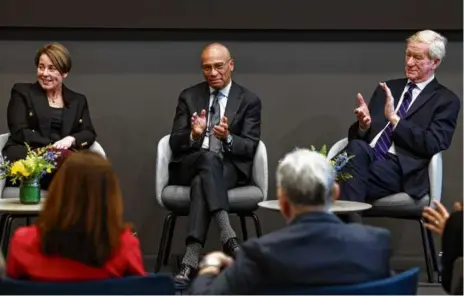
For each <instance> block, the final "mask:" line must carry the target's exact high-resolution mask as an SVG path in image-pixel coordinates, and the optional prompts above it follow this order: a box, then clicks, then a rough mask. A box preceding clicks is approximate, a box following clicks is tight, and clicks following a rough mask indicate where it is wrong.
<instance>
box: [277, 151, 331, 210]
mask: <svg viewBox="0 0 464 296" xmlns="http://www.w3.org/2000/svg"><path fill="white" fill-rule="evenodd" d="M276 178H277V187H278V188H280V189H282V190H283V191H284V192H285V195H286V196H287V198H288V200H289V201H290V202H291V203H293V204H295V205H313V206H317V205H330V203H331V202H332V189H333V186H334V182H335V170H334V169H333V167H332V165H331V164H330V163H329V160H327V159H326V158H325V157H324V156H323V155H322V154H320V153H318V152H315V151H310V150H308V149H298V150H296V151H293V152H291V153H288V154H287V155H286V156H285V157H284V159H283V160H282V161H281V162H280V164H279V166H278V167H277V173H276Z"/></svg>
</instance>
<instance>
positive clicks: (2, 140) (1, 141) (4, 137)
mask: <svg viewBox="0 0 464 296" xmlns="http://www.w3.org/2000/svg"><path fill="white" fill-rule="evenodd" d="M9 137H10V134H9V133H6V134H1V135H0V162H1V163H3V162H4V159H3V153H2V151H3V147H5V144H6V142H8V138H9ZM5 184H6V180H5V179H2V180H0V199H1V198H3V189H4V188H5Z"/></svg>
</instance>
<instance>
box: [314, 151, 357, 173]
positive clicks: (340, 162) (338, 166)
mask: <svg viewBox="0 0 464 296" xmlns="http://www.w3.org/2000/svg"><path fill="white" fill-rule="evenodd" d="M311 151H316V152H319V153H321V154H322V155H324V156H325V157H327V154H328V152H329V151H328V150H327V145H322V147H321V149H320V150H319V151H317V149H316V147H314V146H313V145H311ZM353 157H354V155H350V156H348V153H346V151H344V152H343V153H340V154H338V155H337V156H335V157H334V158H332V159H329V162H330V164H331V165H332V167H333V168H334V170H335V173H336V180H337V181H340V180H341V181H346V180H348V179H351V178H352V177H353V176H351V175H350V174H348V173H346V172H344V171H343V168H344V167H345V166H346V164H347V163H348V162H349V161H350V159H352V158H353Z"/></svg>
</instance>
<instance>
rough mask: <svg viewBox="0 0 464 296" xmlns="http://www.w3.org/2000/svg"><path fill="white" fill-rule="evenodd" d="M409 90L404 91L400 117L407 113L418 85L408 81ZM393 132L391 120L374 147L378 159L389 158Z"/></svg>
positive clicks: (399, 111)
mask: <svg viewBox="0 0 464 296" xmlns="http://www.w3.org/2000/svg"><path fill="white" fill-rule="evenodd" d="M408 86H409V88H408V91H407V92H405V93H404V96H403V101H402V102H401V105H400V108H399V109H398V112H397V114H398V116H399V117H400V118H404V116H405V115H406V113H407V111H408V108H409V105H410V104H411V101H412V91H413V89H414V88H416V85H415V84H414V83H411V82H410V83H408ZM392 132H393V125H392V124H391V123H390V122H389V123H388V125H387V127H386V128H385V129H384V130H383V132H382V134H381V135H380V138H379V139H378V140H377V143H375V147H374V152H375V158H376V159H377V160H382V159H386V158H387V153H388V150H389V149H390V147H391V145H392V139H391V135H392Z"/></svg>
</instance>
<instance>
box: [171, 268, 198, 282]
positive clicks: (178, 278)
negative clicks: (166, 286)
mask: <svg viewBox="0 0 464 296" xmlns="http://www.w3.org/2000/svg"><path fill="white" fill-rule="evenodd" d="M197 271H198V270H197V269H196V268H193V267H192V266H190V265H187V264H182V265H181V266H180V270H179V272H178V273H177V274H176V275H175V276H174V282H175V284H176V285H186V286H188V285H190V282H191V281H192V280H193V278H194V277H195V275H196V273H197Z"/></svg>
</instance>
